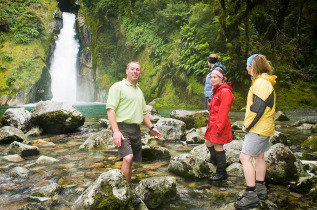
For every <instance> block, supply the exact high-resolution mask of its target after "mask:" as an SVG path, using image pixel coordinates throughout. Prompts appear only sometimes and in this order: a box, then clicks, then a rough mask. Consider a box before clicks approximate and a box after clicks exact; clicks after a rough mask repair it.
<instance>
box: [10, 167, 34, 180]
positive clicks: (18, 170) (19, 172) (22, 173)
mask: <svg viewBox="0 0 317 210" xmlns="http://www.w3.org/2000/svg"><path fill="white" fill-rule="evenodd" d="M28 174H29V170H27V169H26V168H23V167H15V168H13V169H11V170H10V171H9V175H10V176H11V177H20V178H26V177H27V176H28Z"/></svg>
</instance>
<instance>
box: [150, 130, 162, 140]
mask: <svg viewBox="0 0 317 210" xmlns="http://www.w3.org/2000/svg"><path fill="white" fill-rule="evenodd" d="M151 133H152V135H153V136H154V138H155V137H158V138H162V134H161V133H160V132H159V131H158V130H157V129H156V128H153V129H152V130H151Z"/></svg>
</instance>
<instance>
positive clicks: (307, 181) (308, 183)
mask: <svg viewBox="0 0 317 210" xmlns="http://www.w3.org/2000/svg"><path fill="white" fill-rule="evenodd" d="M314 183H317V176H309V177H300V178H299V180H298V181H297V182H296V184H295V185H293V186H292V185H291V189H292V191H294V192H297V193H301V194H306V193H308V192H309V191H310V190H311V189H312V188H313V184H314Z"/></svg>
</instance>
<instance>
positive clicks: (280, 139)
mask: <svg viewBox="0 0 317 210" xmlns="http://www.w3.org/2000/svg"><path fill="white" fill-rule="evenodd" d="M269 141H270V143H271V144H277V143H282V144H285V145H287V137H286V135H285V134H284V133H281V132H278V131H274V134H273V136H271V137H270V140H269Z"/></svg>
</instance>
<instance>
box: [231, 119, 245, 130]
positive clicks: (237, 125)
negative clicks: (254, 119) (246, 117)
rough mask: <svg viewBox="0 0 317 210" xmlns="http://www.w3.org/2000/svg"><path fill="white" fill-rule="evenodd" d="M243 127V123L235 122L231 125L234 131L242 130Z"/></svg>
mask: <svg viewBox="0 0 317 210" xmlns="http://www.w3.org/2000/svg"><path fill="white" fill-rule="evenodd" d="M243 126H244V122H243V121H236V122H234V123H233V124H232V125H231V128H233V129H234V130H242V128H243Z"/></svg>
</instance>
